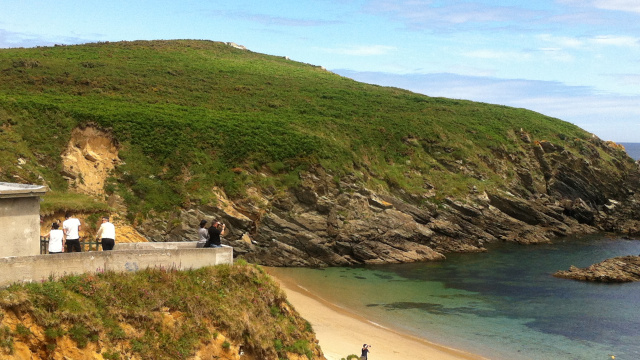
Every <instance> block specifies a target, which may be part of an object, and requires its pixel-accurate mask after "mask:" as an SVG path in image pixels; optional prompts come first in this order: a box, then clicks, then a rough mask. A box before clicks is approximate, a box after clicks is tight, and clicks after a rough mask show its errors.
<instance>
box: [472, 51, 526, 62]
mask: <svg viewBox="0 0 640 360" xmlns="http://www.w3.org/2000/svg"><path fill="white" fill-rule="evenodd" d="M463 55H464V56H466V57H470V58H476V59H491V60H520V61H522V60H529V59H531V54H529V53H526V52H518V51H496V50H488V49H483V50H475V51H468V52H465V53H464V54H463Z"/></svg>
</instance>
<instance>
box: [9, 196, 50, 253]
mask: <svg viewBox="0 0 640 360" xmlns="http://www.w3.org/2000/svg"><path fill="white" fill-rule="evenodd" d="M0 229H2V233H1V234H0V257H7V256H29V255H37V254H40V198H39V197H10V198H0Z"/></svg>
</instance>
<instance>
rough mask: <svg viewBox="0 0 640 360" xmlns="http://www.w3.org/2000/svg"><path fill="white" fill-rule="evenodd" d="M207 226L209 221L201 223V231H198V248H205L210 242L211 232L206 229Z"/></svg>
mask: <svg viewBox="0 0 640 360" xmlns="http://www.w3.org/2000/svg"><path fill="white" fill-rule="evenodd" d="M206 225H207V220H202V221H200V229H198V245H197V247H204V245H205V244H206V243H207V241H208V240H209V231H208V229H207V228H206V227H205V226H206Z"/></svg>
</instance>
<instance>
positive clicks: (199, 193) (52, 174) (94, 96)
mask: <svg viewBox="0 0 640 360" xmlns="http://www.w3.org/2000/svg"><path fill="white" fill-rule="evenodd" d="M0 122H1V124H2V125H1V130H2V131H1V132H0V180H2V181H18V182H33V183H41V182H42V179H44V180H45V181H46V182H47V183H48V184H49V185H50V186H51V188H52V189H53V190H54V191H55V192H56V193H62V194H64V193H65V192H66V191H67V182H66V181H65V180H64V179H63V178H62V175H61V172H60V170H61V169H60V154H61V153H62V151H63V150H64V148H65V147H66V145H67V143H68V141H69V138H70V133H71V130H72V129H74V128H76V127H78V126H85V125H89V124H92V125H96V126H98V127H100V128H103V129H106V130H109V131H111V132H112V134H113V136H114V138H115V139H117V141H118V143H119V146H120V156H121V158H122V159H123V160H124V164H122V165H120V166H119V167H118V168H117V171H116V173H115V174H113V175H114V176H113V177H112V178H111V179H110V181H109V183H108V184H107V185H106V186H105V189H106V191H107V193H113V192H116V193H118V194H120V195H121V196H122V197H124V199H125V201H126V203H127V205H128V208H129V212H130V215H131V216H134V215H135V214H145V213H147V212H148V211H149V210H151V209H154V210H156V211H167V210H171V209H174V208H176V207H180V206H186V205H188V204H189V203H191V202H193V201H196V202H199V203H207V202H210V201H213V200H214V199H212V198H211V195H210V194H209V189H210V188H211V186H213V185H219V186H222V187H223V188H224V189H225V191H226V192H227V194H229V195H230V196H231V197H236V198H239V197H242V196H243V195H244V191H245V189H246V187H247V186H255V187H258V188H261V189H269V191H271V192H273V193H277V192H278V191H280V190H282V189H285V188H288V187H292V186H295V185H296V184H297V182H299V178H298V176H297V174H298V172H299V171H301V170H304V169H306V168H308V167H309V166H312V165H316V164H319V165H322V166H323V167H324V168H325V169H328V170H329V171H331V172H332V173H333V174H334V176H336V177H340V176H343V175H346V174H350V175H351V176H355V177H356V178H358V179H359V180H360V181H362V182H363V183H366V184H367V185H368V186H370V187H373V188H377V189H386V190H390V191H395V190H401V189H402V190H404V191H405V192H406V193H409V194H411V193H421V192H424V190H425V189H426V188H429V187H433V186H435V187H436V188H437V190H438V196H437V197H436V199H435V200H436V201H437V199H439V198H440V199H441V198H442V197H444V196H447V195H454V196H455V195H457V194H459V193H463V192H467V191H468V189H469V188H470V187H473V186H476V187H477V188H478V189H480V190H482V189H491V188H499V187H502V186H503V185H504V184H506V183H509V182H510V181H511V178H512V177H514V176H516V175H515V173H510V172H501V171H498V170H496V169H495V168H494V167H492V166H491V161H490V159H491V158H493V157H494V156H495V154H505V153H510V154H513V156H516V157H517V156H518V154H519V153H523V152H524V150H523V146H525V145H524V143H523V142H522V141H521V140H520V132H521V130H522V131H524V132H526V133H528V134H531V137H532V138H533V140H548V141H552V142H553V143H554V144H556V145H560V146H562V147H564V148H565V149H566V150H567V151H570V152H575V153H578V152H580V151H581V149H583V147H584V146H583V143H584V140H586V139H590V138H591V134H589V133H587V132H585V131H583V130H581V129H579V128H578V127H576V126H574V125H572V124H570V123H567V122H564V121H560V120H557V119H553V118H549V117H546V116H543V115H540V114H538V113H535V112H532V111H528V110H524V109H515V108H510V107H505V106H497V105H490V104H484V103H477V102H471V101H462V100H450V99H444V98H433V97H428V96H424V95H419V94H415V93H412V92H409V91H405V90H401V89H397V88H388V87H380V86H375V85H368V84H363V83H359V82H356V81H353V80H350V79H347V78H344V77H340V76H338V75H336V74H333V73H331V72H328V71H326V70H324V69H322V68H320V67H317V66H312V65H309V64H303V63H299V62H294V61H290V60H288V59H286V58H284V57H276V56H268V55H263V54H258V53H253V52H251V51H246V50H240V49H236V48H233V47H231V46H228V45H226V44H224V43H217V42H210V41H191V40H181V41H138V42H119V43H97V44H86V45H78V46H56V47H38V48H30V49H2V50H0ZM597 151H599V152H601V154H600V155H599V156H601V157H602V158H605V159H606V158H607V157H609V155H608V154H607V153H606V152H604V151H602V150H597ZM16 155H17V157H19V158H22V159H24V160H26V163H22V164H21V163H18V162H16ZM456 163H459V164H464V165H465V166H466V167H470V168H473V169H474V174H475V175H474V176H469V174H466V173H465V172H464V171H456V170H455V164H456ZM452 164H453V166H452ZM261 173H262V174H268V175H269V176H266V177H265V176H262V175H260V174H261ZM60 201H63V200H60ZM88 202H89V201H88ZM50 206H52V207H54V208H55V206H56V205H55V204H53V205H50ZM80 206H82V205H80ZM87 206H89V205H87Z"/></svg>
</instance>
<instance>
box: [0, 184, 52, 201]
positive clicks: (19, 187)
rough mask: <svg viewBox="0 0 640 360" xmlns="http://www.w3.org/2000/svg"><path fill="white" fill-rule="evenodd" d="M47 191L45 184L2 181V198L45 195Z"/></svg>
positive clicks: (0, 188) (0, 185)
mask: <svg viewBox="0 0 640 360" xmlns="http://www.w3.org/2000/svg"><path fill="white" fill-rule="evenodd" d="M46 192H47V189H46V188H45V187H44V186H43V185H27V184H15V183H7V182H0V198H16V197H31V196H43V195H44V194H45V193H46Z"/></svg>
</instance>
